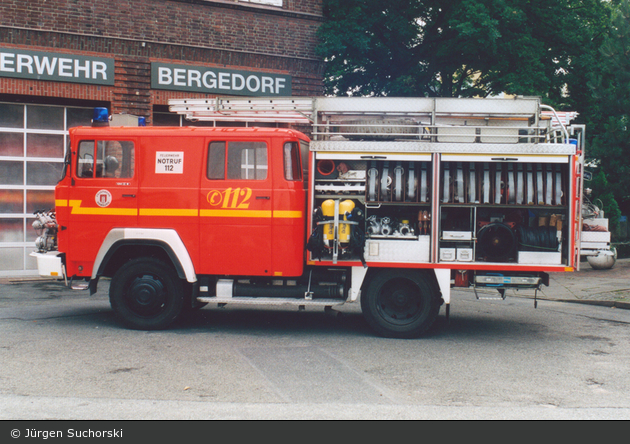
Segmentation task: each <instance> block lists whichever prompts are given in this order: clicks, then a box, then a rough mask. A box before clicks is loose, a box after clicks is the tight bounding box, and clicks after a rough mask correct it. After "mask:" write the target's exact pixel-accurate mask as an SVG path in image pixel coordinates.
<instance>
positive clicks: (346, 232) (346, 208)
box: [339, 200, 354, 244]
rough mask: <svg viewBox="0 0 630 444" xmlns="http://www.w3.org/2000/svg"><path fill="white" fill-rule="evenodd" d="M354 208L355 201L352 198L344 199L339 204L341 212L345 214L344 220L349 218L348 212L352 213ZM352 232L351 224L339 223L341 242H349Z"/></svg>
mask: <svg viewBox="0 0 630 444" xmlns="http://www.w3.org/2000/svg"><path fill="white" fill-rule="evenodd" d="M353 209H354V202H353V201H351V200H344V201H343V202H341V203H340V204H339V214H340V215H343V220H348V214H350V213H352V210H353ZM351 232H352V230H351V227H350V224H344V223H340V224H339V242H340V243H342V244H347V243H348V242H350V233H351Z"/></svg>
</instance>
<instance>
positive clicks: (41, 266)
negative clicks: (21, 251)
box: [29, 251, 64, 277]
mask: <svg viewBox="0 0 630 444" xmlns="http://www.w3.org/2000/svg"><path fill="white" fill-rule="evenodd" d="M29 256H31V257H34V258H35V259H36V260H37V272H38V273H39V275H40V276H46V277H51V276H53V277H63V276H64V271H63V262H62V260H61V253H59V252H58V251H48V252H46V253H39V252H36V251H33V252H32V253H31V254H29Z"/></svg>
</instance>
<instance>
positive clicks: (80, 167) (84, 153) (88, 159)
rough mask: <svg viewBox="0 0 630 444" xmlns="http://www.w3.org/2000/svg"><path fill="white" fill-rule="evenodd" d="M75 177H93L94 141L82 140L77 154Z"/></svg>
mask: <svg viewBox="0 0 630 444" xmlns="http://www.w3.org/2000/svg"><path fill="white" fill-rule="evenodd" d="M77 177H94V141H93V140H82V141H81V142H80V143H79V152H78V155H77Z"/></svg>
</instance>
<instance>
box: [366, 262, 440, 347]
mask: <svg viewBox="0 0 630 444" xmlns="http://www.w3.org/2000/svg"><path fill="white" fill-rule="evenodd" d="M440 305H441V298H440V295H439V291H438V289H437V287H436V285H435V284H433V283H432V282H431V281H430V280H429V279H428V277H427V276H426V275H425V274H423V273H422V272H419V271H417V270H381V271H379V272H378V274H377V275H376V276H374V278H373V279H371V280H370V282H369V283H368V284H367V288H366V290H365V292H363V295H362V296H361V309H362V311H363V316H364V317H365V319H366V321H367V322H368V324H370V326H371V327H372V328H373V329H374V330H375V331H376V332H377V333H378V334H380V335H381V336H384V337H388V338H416V337H419V336H421V335H422V334H423V333H425V332H426V331H427V330H428V329H429V328H430V327H431V325H433V322H435V319H436V318H437V316H438V312H439V310H440Z"/></svg>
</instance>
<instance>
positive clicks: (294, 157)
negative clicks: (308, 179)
mask: <svg viewBox="0 0 630 444" xmlns="http://www.w3.org/2000/svg"><path fill="white" fill-rule="evenodd" d="M283 151H284V178H285V179H286V180H291V181H299V180H302V169H301V168H300V145H299V144H298V142H286V143H285V144H284V150H283Z"/></svg>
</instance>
